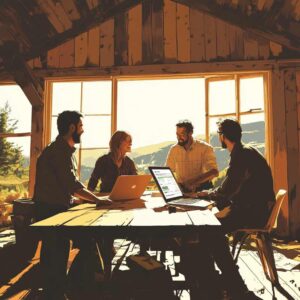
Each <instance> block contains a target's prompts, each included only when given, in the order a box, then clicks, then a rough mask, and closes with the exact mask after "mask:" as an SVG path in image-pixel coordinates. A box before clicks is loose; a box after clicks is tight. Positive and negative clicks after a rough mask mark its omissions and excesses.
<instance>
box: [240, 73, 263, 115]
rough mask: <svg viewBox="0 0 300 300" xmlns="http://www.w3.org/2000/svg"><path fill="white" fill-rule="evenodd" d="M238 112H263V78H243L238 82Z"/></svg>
mask: <svg viewBox="0 0 300 300" xmlns="http://www.w3.org/2000/svg"><path fill="white" fill-rule="evenodd" d="M240 102H241V103H240V111H241V112H245V111H249V110H251V109H261V110H264V79H263V77H256V78H244V79H241V80H240Z"/></svg>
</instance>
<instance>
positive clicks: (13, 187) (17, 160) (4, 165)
mask: <svg viewBox="0 0 300 300" xmlns="http://www.w3.org/2000/svg"><path fill="white" fill-rule="evenodd" d="M0 160H1V162H0V203H1V202H2V201H6V202H11V201H12V200H14V199H17V198H21V197H28V183H29V161H30V137H17V138H1V139H0Z"/></svg>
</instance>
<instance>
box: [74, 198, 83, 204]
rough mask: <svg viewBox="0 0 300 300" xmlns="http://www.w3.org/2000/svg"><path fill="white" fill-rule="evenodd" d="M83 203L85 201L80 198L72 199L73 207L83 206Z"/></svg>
mask: <svg viewBox="0 0 300 300" xmlns="http://www.w3.org/2000/svg"><path fill="white" fill-rule="evenodd" d="M82 203H83V200H81V199H79V198H73V199H72V204H73V205H79V204H82Z"/></svg>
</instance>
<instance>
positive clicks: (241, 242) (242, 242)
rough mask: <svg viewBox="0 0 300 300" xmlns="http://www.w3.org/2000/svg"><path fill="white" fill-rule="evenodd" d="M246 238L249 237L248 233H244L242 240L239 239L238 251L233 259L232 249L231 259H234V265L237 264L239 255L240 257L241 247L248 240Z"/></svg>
mask: <svg viewBox="0 0 300 300" xmlns="http://www.w3.org/2000/svg"><path fill="white" fill-rule="evenodd" d="M248 236H249V234H248V233H244V235H243V236H242V238H241V240H240V246H239V249H238V251H237V254H236V256H235V257H234V252H235V249H234V250H233V249H232V253H233V254H232V256H233V258H234V262H235V263H236V262H237V260H238V258H239V255H240V252H241V250H242V247H243V245H244V243H245V241H246V239H247V238H248ZM236 245H237V244H236Z"/></svg>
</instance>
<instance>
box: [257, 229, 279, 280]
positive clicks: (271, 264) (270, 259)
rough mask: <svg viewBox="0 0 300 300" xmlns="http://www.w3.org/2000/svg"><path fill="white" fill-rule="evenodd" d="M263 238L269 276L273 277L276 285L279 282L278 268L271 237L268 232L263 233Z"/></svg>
mask: <svg viewBox="0 0 300 300" xmlns="http://www.w3.org/2000/svg"><path fill="white" fill-rule="evenodd" d="M260 236H261V240H262V243H263V247H264V252H265V256H266V259H267V264H268V269H269V276H270V278H271V282H273V283H274V285H275V286H276V285H277V284H278V283H279V280H278V274H277V269H276V265H275V259H274V254H273V248H272V242H271V239H270V237H269V236H268V235H267V234H261V235H260Z"/></svg>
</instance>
